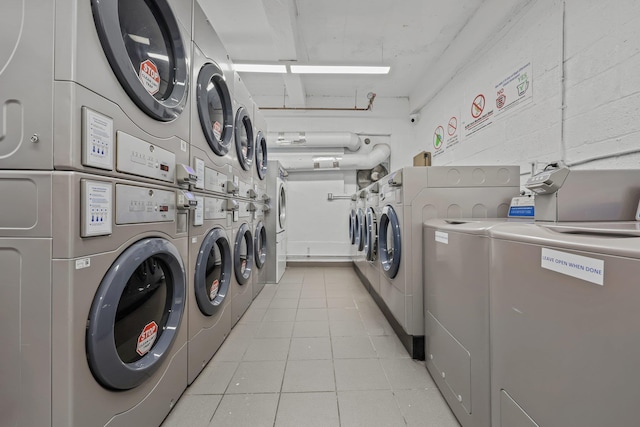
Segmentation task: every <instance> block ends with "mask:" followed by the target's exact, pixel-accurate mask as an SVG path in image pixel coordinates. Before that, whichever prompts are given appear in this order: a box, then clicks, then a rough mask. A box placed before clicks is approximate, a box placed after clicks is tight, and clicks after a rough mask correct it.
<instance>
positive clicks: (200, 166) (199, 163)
mask: <svg viewBox="0 0 640 427" xmlns="http://www.w3.org/2000/svg"><path fill="white" fill-rule="evenodd" d="M194 164H195V167H194V169H195V170H196V175H197V176H198V180H197V181H196V188H199V189H200V190H204V160H202V159H199V158H197V157H196V158H195V160H194Z"/></svg>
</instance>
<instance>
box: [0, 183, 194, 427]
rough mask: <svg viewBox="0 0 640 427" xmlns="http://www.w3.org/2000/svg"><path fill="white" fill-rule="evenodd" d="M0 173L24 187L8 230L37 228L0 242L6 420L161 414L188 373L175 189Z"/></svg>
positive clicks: (122, 422)
mask: <svg viewBox="0 0 640 427" xmlns="http://www.w3.org/2000/svg"><path fill="white" fill-rule="evenodd" d="M0 183H1V184H0V186H2V187H5V188H4V189H5V190H7V192H6V193H5V194H7V195H12V194H13V195H14V196H16V197H15V198H14V199H13V201H14V202H15V203H14V204H11V206H8V205H5V206H7V207H6V208H5V209H4V212H3V215H2V228H3V229H4V235H5V236H18V235H20V234H22V235H23V236H24V235H28V236H30V237H27V238H19V237H4V238H3V239H2V247H3V248H5V249H4V250H2V251H0V252H1V255H0V264H1V265H2V271H3V274H5V275H6V276H5V277H7V278H9V280H8V281H7V282H5V283H6V285H7V286H3V289H2V298H1V300H2V316H3V319H2V320H3V321H5V329H6V331H7V332H6V334H3V337H6V338H7V341H6V342H5V343H4V344H3V350H2V352H3V354H2V356H3V357H2V359H1V361H0V366H2V368H1V369H0V370H1V371H2V373H3V381H2V385H1V387H2V396H3V405H4V404H5V403H8V408H3V412H2V417H3V425H37V426H88V425H109V426H131V425H159V424H160V423H161V422H162V420H163V419H164V417H165V416H166V415H167V414H168V413H169V411H170V410H171V408H172V407H173V405H174V404H175V402H176V401H177V400H178V398H179V397H180V395H181V394H182V392H183V391H184V389H185V388H186V383H187V377H186V368H187V365H186V362H187V346H186V343H187V323H186V319H184V312H185V309H186V275H185V267H184V266H185V261H186V259H187V256H188V253H187V233H186V231H187V230H186V229H185V228H184V226H185V225H186V217H187V215H186V213H184V214H182V213H178V212H177V210H176V208H177V204H176V201H177V192H176V191H175V189H172V188H167V187H161V186H152V185H145V184H140V183H138V182H134V181H129V180H121V179H113V178H108V179H105V178H104V177H102V176H97V175H90V174H83V173H77V172H34V171H30V172H29V173H28V174H22V173H21V172H14V171H11V172H2V173H1V174H0ZM54 195H55V197H54ZM29 222H32V223H33V224H34V225H35V227H33V229H27V230H25V229H22V226H23V225H26V224H27V223H29ZM32 280H34V281H32ZM4 409H8V410H7V411H6V412H5V411H4ZM7 420H8V421H7ZM5 421H7V423H6V424H5Z"/></svg>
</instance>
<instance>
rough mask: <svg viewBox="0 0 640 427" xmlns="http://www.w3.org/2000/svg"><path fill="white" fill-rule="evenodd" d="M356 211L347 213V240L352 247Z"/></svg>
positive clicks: (353, 243) (354, 234)
mask: <svg viewBox="0 0 640 427" xmlns="http://www.w3.org/2000/svg"><path fill="white" fill-rule="evenodd" d="M356 234H357V233H356V211H355V210H354V209H351V212H349V240H350V241H351V244H352V245H355V243H356Z"/></svg>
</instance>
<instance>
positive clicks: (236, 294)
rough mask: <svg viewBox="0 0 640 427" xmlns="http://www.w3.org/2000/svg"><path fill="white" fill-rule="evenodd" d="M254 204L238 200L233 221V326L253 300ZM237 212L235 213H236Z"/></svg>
mask: <svg viewBox="0 0 640 427" xmlns="http://www.w3.org/2000/svg"><path fill="white" fill-rule="evenodd" d="M254 209H255V205H254V203H253V202H249V201H246V200H239V201H238V211H237V212H236V213H234V218H233V219H234V222H233V270H234V273H235V274H234V278H235V280H233V281H232V290H231V325H232V326H234V325H235V324H236V323H237V322H238V320H240V318H241V317H242V315H243V314H244V312H245V311H247V308H249V306H250V305H251V301H253V278H252V277H251V276H252V274H253V272H254V270H255V259H254V248H253V212H254ZM236 214H237V215H236Z"/></svg>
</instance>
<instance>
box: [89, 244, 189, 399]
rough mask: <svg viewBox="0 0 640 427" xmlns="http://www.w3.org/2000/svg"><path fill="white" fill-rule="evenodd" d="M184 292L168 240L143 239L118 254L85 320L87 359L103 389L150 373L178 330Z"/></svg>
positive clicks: (122, 386)
mask: <svg viewBox="0 0 640 427" xmlns="http://www.w3.org/2000/svg"><path fill="white" fill-rule="evenodd" d="M185 295H186V280H185V271H184V265H183V262H182V257H181V255H180V253H179V251H178V249H176V247H175V246H174V245H173V244H172V243H171V242H169V241H168V240H165V239H160V238H149V239H144V240H141V241H138V242H136V243H134V244H133V245H131V246H130V247H129V248H127V249H126V250H125V251H124V252H123V253H122V254H120V256H119V257H118V258H117V259H116V260H115V262H114V263H113V264H112V265H111V267H110V268H109V270H108V271H107V273H106V274H105V276H104V278H103V279H102V282H101V283H100V286H99V287H98V290H97V292H96V295H95V297H94V300H93V303H92V305H91V309H90V311H89V317H88V319H87V329H86V351H87V361H88V363H89V367H90V369H91V372H92V373H93V376H94V377H95V378H96V380H97V381H98V382H99V383H100V384H101V385H102V386H103V387H105V388H108V389H114V390H128V389H132V388H135V387H137V386H139V385H140V384H142V383H144V382H145V381H146V380H148V379H149V378H150V377H151V376H152V375H153V373H154V372H155V371H156V370H157V369H158V368H159V367H160V364H161V363H162V361H163V360H164V359H165V358H166V357H167V355H168V354H169V351H170V349H171V346H172V344H173V341H174V340H175V338H176V335H177V333H178V331H179V326H180V323H181V320H182V314H183V313H184V309H185Z"/></svg>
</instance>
